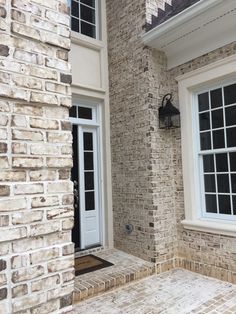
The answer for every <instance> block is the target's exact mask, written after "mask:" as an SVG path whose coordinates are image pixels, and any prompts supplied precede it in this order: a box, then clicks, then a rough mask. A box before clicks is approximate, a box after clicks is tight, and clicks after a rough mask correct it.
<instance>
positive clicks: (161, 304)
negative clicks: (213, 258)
mask: <svg viewBox="0 0 236 314" xmlns="http://www.w3.org/2000/svg"><path fill="white" fill-rule="evenodd" d="M75 313H78V314H99V313H100V314H117V313H119V314H121V313H122V314H123V313H124V314H129V313H132V314H157V313H162V314H186V313H191V314H193V313H194V314H200V313H201V314H205V313H210V314H232V313H234V314H236V285H233V284H230V283H226V282H223V281H219V280H216V279H212V278H208V277H205V276H202V275H199V274H196V273H192V272H190V271H187V270H182V269H175V270H172V271H169V272H166V273H163V274H161V275H153V276H151V277H148V278H146V279H143V280H140V281H138V282H135V283H132V284H129V285H128V286H125V287H123V288H120V289H117V290H115V291H113V292H109V293H107V294H103V295H100V296H97V297H94V298H92V299H88V300H86V301H83V302H80V303H79V304H78V305H76V306H75Z"/></svg>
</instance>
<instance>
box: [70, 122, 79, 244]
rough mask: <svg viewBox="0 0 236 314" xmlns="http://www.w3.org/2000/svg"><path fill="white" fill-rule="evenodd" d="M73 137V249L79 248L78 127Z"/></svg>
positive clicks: (74, 128) (75, 126) (74, 127)
mask: <svg viewBox="0 0 236 314" xmlns="http://www.w3.org/2000/svg"><path fill="white" fill-rule="evenodd" d="M72 136H73V144H72V148H73V168H72V170H71V180H72V181H73V182H74V227H73V230H72V241H73V242H74V243H75V248H76V249H78V248H79V247H80V207H79V147H78V126H77V125H73V127H72Z"/></svg>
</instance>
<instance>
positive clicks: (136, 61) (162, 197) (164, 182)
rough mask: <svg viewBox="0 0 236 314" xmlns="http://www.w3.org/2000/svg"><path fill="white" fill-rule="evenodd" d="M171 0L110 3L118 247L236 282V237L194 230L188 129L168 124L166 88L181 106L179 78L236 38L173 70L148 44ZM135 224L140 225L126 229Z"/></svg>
mask: <svg viewBox="0 0 236 314" xmlns="http://www.w3.org/2000/svg"><path fill="white" fill-rule="evenodd" d="M165 2H166V1H165V0H163V1H162V0H139V1H131V0H126V1H119V2H117V3H116V2H115V3H114V1H112V0H108V1H107V15H108V30H109V32H108V48H109V49H108V51H109V74H110V75H109V77H110V111H111V150H112V178H113V213H114V241H115V246H116V247H117V248H119V249H121V250H124V251H126V252H128V253H131V254H134V255H137V256H139V257H141V258H144V259H147V260H150V261H153V262H156V263H157V264H158V265H157V271H165V270H168V269H171V268H173V267H184V268H187V269H191V270H194V271H197V272H200V273H202V274H205V275H210V276H213V277H216V278H219V279H224V280H229V281H231V282H234V283H235V280H236V279H235V278H236V276H235V273H236V268H235V267H236V262H235V261H236V260H235V252H236V250H235V249H236V246H235V245H236V238H235V237H228V236H222V235H220V234H208V233H205V232H196V231H186V230H184V229H183V226H182V225H181V221H182V220H183V219H184V200H183V182H182V164H181V162H182V161H181V144H180V140H181V134H180V129H176V130H169V131H166V130H160V129H159V128H158V108H159V106H160V104H161V101H162V97H163V96H164V95H165V94H166V93H170V92H172V93H173V96H174V99H173V102H174V103H175V104H178V85H177V82H176V81H175V78H176V77H177V76H178V75H180V74H183V73H186V72H188V71H191V70H194V69H197V68H199V67H201V66H204V65H206V64H209V63H211V62H213V61H216V60H219V59H222V58H224V57H226V56H229V55H232V54H235V53H236V45H235V43H232V44H230V45H227V46H225V47H222V48H220V49H217V50H216V51H213V52H211V53H209V54H207V55H205V56H202V57H199V58H197V59H196V60H193V61H191V62H188V63H186V64H184V65H181V66H179V67H177V68H175V69H172V70H171V71H168V70H167V66H166V57H165V55H164V54H163V53H162V52H160V51H155V50H152V49H150V48H148V47H146V46H143V45H142V42H141V40H140V34H141V33H142V32H143V31H144V26H145V24H146V22H147V21H148V19H149V18H150V14H153V13H154V12H156V10H157V7H160V8H161V6H163V5H164V3H165ZM126 223H131V224H133V226H134V231H133V232H132V233H131V234H130V235H129V234H126V233H125V229H124V226H125V224H126Z"/></svg>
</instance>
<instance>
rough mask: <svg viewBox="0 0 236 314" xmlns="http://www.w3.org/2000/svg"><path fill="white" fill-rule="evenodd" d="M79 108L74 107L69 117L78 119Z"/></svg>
mask: <svg viewBox="0 0 236 314" xmlns="http://www.w3.org/2000/svg"><path fill="white" fill-rule="evenodd" d="M76 109H77V107H76V106H72V107H71V108H70V112H69V115H70V117H73V118H76V117H77V112H76V111H77V110H76Z"/></svg>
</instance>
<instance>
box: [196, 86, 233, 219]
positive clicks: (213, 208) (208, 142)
mask: <svg viewBox="0 0 236 314" xmlns="http://www.w3.org/2000/svg"><path fill="white" fill-rule="evenodd" d="M194 105H195V107H196V108H195V109H196V111H197V115H196V116H195V117H194V118H195V119H197V120H198V139H196V140H197V141H198V144H199V145H198V156H196V157H197V158H198V159H199V165H198V166H199V173H200V185H201V186H200V190H201V198H202V203H201V207H202V208H201V210H202V216H203V217H209V218H215V219H226V220H236V82H235V83H233V84H230V85H224V86H217V88H214V89H211V90H208V91H204V92H201V93H198V94H197V97H196V102H195V104H194Z"/></svg>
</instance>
